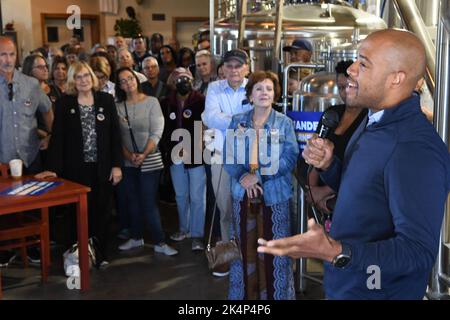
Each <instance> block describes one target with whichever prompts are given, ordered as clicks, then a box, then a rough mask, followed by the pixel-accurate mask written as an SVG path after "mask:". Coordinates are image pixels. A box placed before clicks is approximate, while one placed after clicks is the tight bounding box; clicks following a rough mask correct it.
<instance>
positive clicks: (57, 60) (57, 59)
mask: <svg viewBox="0 0 450 320" xmlns="http://www.w3.org/2000/svg"><path fill="white" fill-rule="evenodd" d="M60 63H62V64H64V65H65V66H66V69H67V71H69V63H68V62H67V59H66V58H65V57H61V56H55V57H54V58H53V60H52V67H51V68H50V77H49V78H50V79H52V80H54V78H53V72H54V71H55V69H56V67H57V66H58V64H60Z"/></svg>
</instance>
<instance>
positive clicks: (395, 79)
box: [389, 71, 406, 88]
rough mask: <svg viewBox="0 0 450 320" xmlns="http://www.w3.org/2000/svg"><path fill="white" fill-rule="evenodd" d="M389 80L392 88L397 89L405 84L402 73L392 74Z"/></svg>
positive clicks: (404, 76) (404, 74)
mask: <svg viewBox="0 0 450 320" xmlns="http://www.w3.org/2000/svg"><path fill="white" fill-rule="evenodd" d="M389 80H390V84H391V87H392V88H398V87H400V86H401V85H402V84H403V83H404V82H405V80H406V73H405V72H404V71H396V72H393V73H392V74H391V76H390V79H389Z"/></svg>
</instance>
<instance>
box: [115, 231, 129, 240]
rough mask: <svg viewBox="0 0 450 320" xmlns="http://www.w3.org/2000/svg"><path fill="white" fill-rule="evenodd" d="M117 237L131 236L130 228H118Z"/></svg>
mask: <svg viewBox="0 0 450 320" xmlns="http://www.w3.org/2000/svg"><path fill="white" fill-rule="evenodd" d="M117 238H119V239H122V240H128V239H130V238H131V234H130V230H128V229H122V230H120V232H119V233H118V234H117Z"/></svg>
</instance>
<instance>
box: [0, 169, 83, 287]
mask: <svg viewBox="0 0 450 320" xmlns="http://www.w3.org/2000/svg"><path fill="white" fill-rule="evenodd" d="M27 180H37V179H34V178H33V177H32V176H25V177H22V178H21V179H13V178H0V192H2V191H4V190H6V189H8V188H11V187H14V186H17V185H20V184H22V183H23V182H24V181H27ZM47 181H60V182H62V184H60V185H59V186H57V187H55V188H53V189H51V190H49V191H48V192H47V193H44V194H42V195H34V196H3V195H0V215H6V214H12V213H15V212H22V211H28V210H35V209H40V210H41V212H42V216H43V217H44V219H45V218H46V219H48V208H49V207H53V206H59V205H63V204H69V203H76V204H77V232H78V250H79V263H80V273H81V275H80V285H81V290H82V291H86V290H89V256H88V208H87V193H88V192H90V191H91V189H90V188H89V187H86V186H83V185H81V184H78V183H75V182H71V181H68V180H64V179H61V178H55V179H48V180H47ZM46 237H47V239H46V240H47V243H49V237H50V235H49V234H47V235H46ZM46 256H47V257H50V248H49V247H47V252H46Z"/></svg>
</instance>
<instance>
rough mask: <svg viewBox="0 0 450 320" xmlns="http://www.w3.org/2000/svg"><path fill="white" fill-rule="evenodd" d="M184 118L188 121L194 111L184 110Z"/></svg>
mask: <svg viewBox="0 0 450 320" xmlns="http://www.w3.org/2000/svg"><path fill="white" fill-rule="evenodd" d="M183 117H185V118H186V119H189V118H190V117H192V111H191V110H190V109H186V110H184V112H183Z"/></svg>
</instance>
